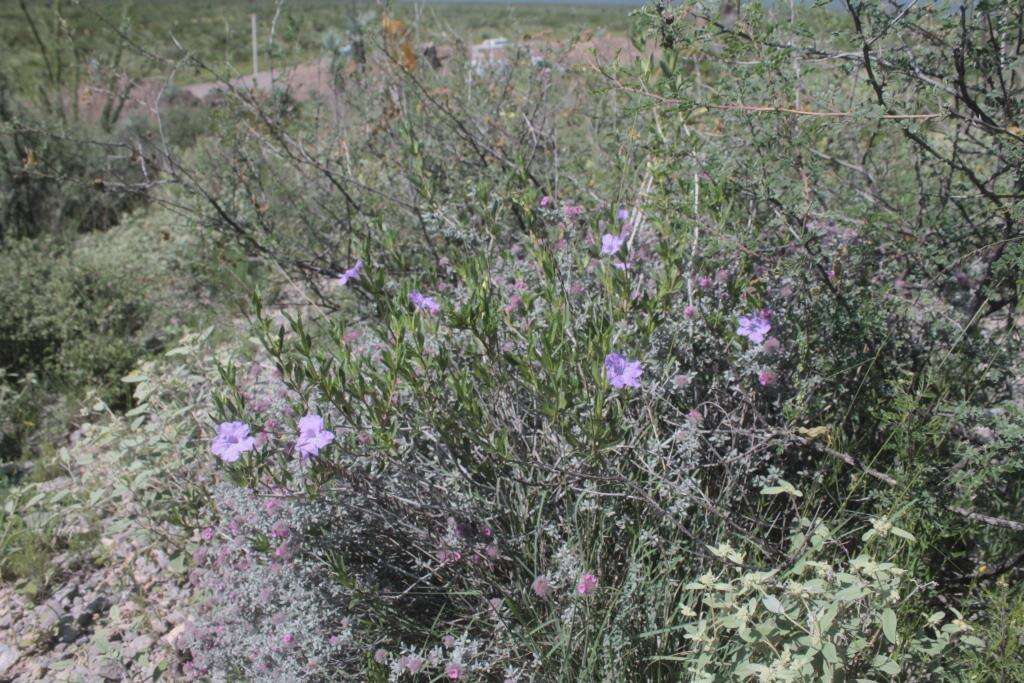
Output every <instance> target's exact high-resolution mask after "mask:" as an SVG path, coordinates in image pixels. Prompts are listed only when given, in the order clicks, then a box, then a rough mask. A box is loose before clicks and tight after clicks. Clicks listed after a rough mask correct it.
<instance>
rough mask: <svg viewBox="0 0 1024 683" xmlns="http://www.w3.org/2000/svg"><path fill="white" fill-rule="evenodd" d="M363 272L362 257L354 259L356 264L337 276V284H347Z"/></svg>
mask: <svg viewBox="0 0 1024 683" xmlns="http://www.w3.org/2000/svg"><path fill="white" fill-rule="evenodd" d="M361 272H363V259H359V260H358V261H356V264H355V265H354V266H352V267H351V268H349V269H348V270H346V271H345V272H344V273H342V274H341V275H339V276H338V284H339V285H347V284H348V283H349V282H351V281H352V280H355V279H357V278H358V277H359V274H360V273H361Z"/></svg>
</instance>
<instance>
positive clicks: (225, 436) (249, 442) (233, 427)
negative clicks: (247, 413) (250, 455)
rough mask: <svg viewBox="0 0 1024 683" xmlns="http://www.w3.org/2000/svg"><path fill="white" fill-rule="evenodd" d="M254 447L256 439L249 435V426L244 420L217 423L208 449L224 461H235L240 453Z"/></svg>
mask: <svg viewBox="0 0 1024 683" xmlns="http://www.w3.org/2000/svg"><path fill="white" fill-rule="evenodd" d="M255 447H256V439H254V438H253V437H251V436H249V426H248V425H247V424H245V423H244V422H222V423H220V424H219V425H217V436H216V437H214V439H213V445H212V446H211V447H210V450H211V451H213V454H214V455H216V456H218V457H219V458H220V459H221V460H223V461H224V462H235V461H236V460H238V458H240V457H241V456H242V453H245V452H247V451H251V450H252V449H253V448H255Z"/></svg>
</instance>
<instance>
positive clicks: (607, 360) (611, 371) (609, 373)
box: [604, 353, 644, 389]
mask: <svg viewBox="0 0 1024 683" xmlns="http://www.w3.org/2000/svg"><path fill="white" fill-rule="evenodd" d="M643 371H644V369H643V368H642V367H641V366H640V361H638V360H629V359H628V358H626V357H625V356H622V355H620V354H618V353H609V354H608V355H607V356H605V357H604V372H605V376H606V377H607V378H608V383H609V384H611V385H612V386H613V387H615V388H616V389H621V388H623V387H639V386H640V375H641V374H642V373H643Z"/></svg>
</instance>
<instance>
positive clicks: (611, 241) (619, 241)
mask: <svg viewBox="0 0 1024 683" xmlns="http://www.w3.org/2000/svg"><path fill="white" fill-rule="evenodd" d="M625 242H626V238H625V237H623V236H622V235H613V234H611V233H608V234H606V235H603V236H602V237H601V255H602V256H611V255H612V254H616V253H618V251H619V249H622V245H623V244H625Z"/></svg>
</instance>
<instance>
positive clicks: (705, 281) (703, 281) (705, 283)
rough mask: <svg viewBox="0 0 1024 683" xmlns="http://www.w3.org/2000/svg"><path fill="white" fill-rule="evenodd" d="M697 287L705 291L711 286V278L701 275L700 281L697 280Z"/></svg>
mask: <svg viewBox="0 0 1024 683" xmlns="http://www.w3.org/2000/svg"><path fill="white" fill-rule="evenodd" d="M697 285H698V286H700V288H701V289H707V288H708V287H710V286H711V278H709V277H708V276H707V275H701V276H700V279H698V280H697Z"/></svg>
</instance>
